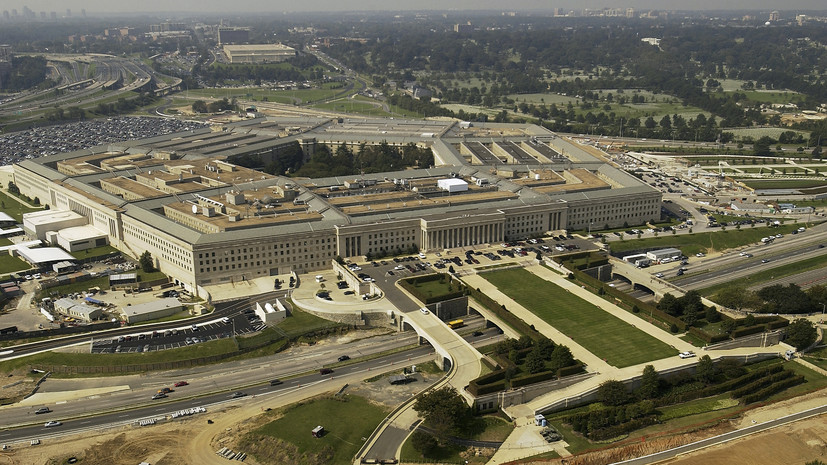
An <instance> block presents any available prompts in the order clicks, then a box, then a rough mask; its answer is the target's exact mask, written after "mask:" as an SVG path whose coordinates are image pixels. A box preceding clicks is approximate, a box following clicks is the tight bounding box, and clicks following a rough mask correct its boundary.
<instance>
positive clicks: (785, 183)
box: [738, 168, 827, 189]
mask: <svg viewBox="0 0 827 465" xmlns="http://www.w3.org/2000/svg"><path fill="white" fill-rule="evenodd" d="M787 172H788V173H790V172H791V169H789V168H788V169H787ZM738 181H740V182H742V183H743V184H745V185H747V186H749V187H751V188H753V189H806V188H808V187H819V186H824V185H827V181H819V180H816V179H779V180H771V179H739V180H738Z"/></svg>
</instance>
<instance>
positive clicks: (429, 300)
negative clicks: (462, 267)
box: [400, 273, 468, 305]
mask: <svg viewBox="0 0 827 465" xmlns="http://www.w3.org/2000/svg"><path fill="white" fill-rule="evenodd" d="M441 279H447V280H448V281H449V282H450V281H451V280H453V278H452V277H451V276H449V275H447V274H445V273H437V274H431V275H425V276H417V277H415V278H409V279H403V280H402V281H400V285H401V286H402V287H404V288H405V290H407V291H408V292H410V293H411V294H413V295H414V296H415V297H416V298H417V299H419V300H421V301H422V302H424V303H425V304H426V305H429V304H433V303H436V302H443V301H446V300H451V299H456V298H457V297H462V296H464V295H465V294H466V289H467V287H468V286H467V285H465V283H463V282H461V281H459V280H457V281H456V284H457V286H459V287H460V289H457V290H456V291H452V292H449V293H446V294H440V295H437V296H433V297H429V296H426V295H424V294H422V292H421V291H420V288H418V287H416V285H415V284H414V283H417V282H420V283H426V282H430V281H439V280H441ZM411 281H413V282H411Z"/></svg>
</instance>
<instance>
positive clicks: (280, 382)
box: [270, 379, 282, 386]
mask: <svg viewBox="0 0 827 465" xmlns="http://www.w3.org/2000/svg"><path fill="white" fill-rule="evenodd" d="M279 384H282V380H280V379H271V380H270V386H278V385H279Z"/></svg>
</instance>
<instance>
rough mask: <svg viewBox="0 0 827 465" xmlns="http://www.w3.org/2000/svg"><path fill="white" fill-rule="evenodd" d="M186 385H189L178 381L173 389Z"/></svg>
mask: <svg viewBox="0 0 827 465" xmlns="http://www.w3.org/2000/svg"><path fill="white" fill-rule="evenodd" d="M188 384H189V383H188V382H186V381H178V382H177V383H175V387H181V386H186V385H188Z"/></svg>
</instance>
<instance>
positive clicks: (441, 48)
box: [326, 19, 827, 145]
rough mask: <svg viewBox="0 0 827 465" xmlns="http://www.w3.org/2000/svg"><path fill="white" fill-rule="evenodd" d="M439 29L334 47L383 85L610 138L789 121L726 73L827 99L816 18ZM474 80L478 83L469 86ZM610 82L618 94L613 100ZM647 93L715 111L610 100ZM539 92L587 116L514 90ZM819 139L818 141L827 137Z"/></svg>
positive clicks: (396, 32)
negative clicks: (642, 112) (735, 86)
mask: <svg viewBox="0 0 827 465" xmlns="http://www.w3.org/2000/svg"><path fill="white" fill-rule="evenodd" d="M500 21H502V20H500ZM427 26H429V25H428V24H414V25H403V24H392V25H391V24H386V23H380V22H376V23H369V24H363V25H360V27H359V34H360V36H362V37H364V38H367V39H369V40H367V41H365V42H359V41H348V42H344V43H342V44H338V45H336V46H334V47H330V48H329V49H328V50H326V53H328V54H330V55H331V56H334V57H336V58H337V59H339V60H341V61H343V62H345V63H347V64H348V66H351V67H352V68H354V69H355V70H357V71H359V72H362V73H365V74H370V75H372V76H373V81H374V82H381V81H383V80H384V79H391V80H396V81H400V82H404V81H410V80H418V81H419V82H421V83H422V84H423V85H425V86H426V87H429V88H431V89H432V90H434V97H436V98H437V99H438V100H439V101H440V102H441V103H462V104H469V105H478V106H482V107H488V108H502V107H505V108H509V109H513V110H515V111H517V112H519V113H522V114H525V115H526V118H531V119H534V120H539V121H540V122H542V124H544V125H545V126H547V127H549V128H550V129H553V130H557V131H566V132H583V133H586V132H590V131H592V130H594V128H595V127H599V128H600V133H602V134H607V135H609V134H611V135H619V134H621V133H622V132H623V130H624V129H625V130H626V134H630V135H631V134H632V133H633V131H634V133H635V134H636V135H637V136H639V137H653V138H675V139H683V140H692V139H695V140H703V141H720V142H727V141H729V140H731V139H732V136H731V134H727V133H725V132H722V128H728V127H742V126H752V125H765V124H771V125H778V124H779V122H780V120H779V119H778V117H775V118H773V117H772V116H766V115H765V114H763V113H762V112H761V111H760V108H759V104H758V103H756V102H753V101H750V100H749V99H748V97H747V95H746V94H745V93H744V92H722V89H721V87H720V82H719V80H723V79H738V80H743V81H747V82H746V83H745V84H744V90H745V91H747V90H759V89H760V90H776V89H779V90H780V89H786V90H792V91H795V92H798V93H799V94H800V95H797V97H796V99H797V101H796V103H797V104H798V105H799V107H800V108H801V109H815V108H816V107H817V106H818V105H819V104H821V103H824V102H825V101H827V86H825V78H824V73H825V71H827V47H825V46H824V45H825V44H827V30H825V29H824V28H823V27H819V26H818V25H816V24H813V25H807V24H805V25H803V26H783V27H782V26H779V27H764V26H763V25H761V24H760V23H758V24H747V25H744V24H738V25H729V26H721V25H720V24H712V25H710V24H708V22H707V23H704V22H701V21H698V22H692V21H680V22H678V21H666V22H643V21H635V20H629V21H625V20H619V19H614V20H611V19H603V20H598V19H582V20H579V21H578V20H577V19H570V20H569V21H568V22H561V21H553V20H547V21H545V22H543V20H541V19H538V20H537V21H536V22H534V23H532V24H531V25H530V27H527V26H526V25H525V24H523V25H517V24H506V23H500V24H498V25H497V27H487V28H486V27H479V28H475V30H474V31H472V32H468V33H463V34H458V33H455V32H453V31H452V30H451V29H450V28H449V27H448V25H447V24H444V23H437V24H434V25H430V26H432V27H427ZM644 37H654V38H659V39H660V44H659V45H651V44H649V43H647V42H644V41H642V40H641V38H644ZM577 74H580V75H577ZM470 79H474V80H476V81H475V83H474V84H471V85H464V84H462V83H461V81H469V80H470ZM605 89H618V90H617V91H616V93H615V94H614V95H612V94H611V93H610V94H608V95H606V94H605V93H603V90H605ZM639 91H648V92H651V93H657V94H666V95H670V96H673V97H674V99H675V102H677V103H681V104H683V105H687V106H692V107H697V108H700V109H701V110H704V111H705V112H707V116H706V117H703V115H701V116H699V117H698V118H696V119H689V120H686V119H685V118H683V117H681V116H679V115H671V116H670V115H667V116H666V117H665V118H659V119H658V120H657V121H653V120H646V119H640V118H623V117H622V116H619V115H616V114H614V113H612V112H611V111H610V110H609V109H608V106H607V105H605V104H606V103H611V102H612V101H614V102H619V103H644V97H643V96H642V95H636V93H637V92H639ZM528 93H556V94H560V95H569V96H577V97H578V98H580V99H582V100H581V103H580V108H579V109H582V110H587V111H586V112H581V111H578V112H575V111H573V110H574V109H573V108H572V107H571V106H569V107H559V106H557V105H545V104H536V103H534V104H528V103H525V102H523V103H518V102H515V101H514V100H513V95H514V94H518V95H519V94H528ZM621 93H622V94H621ZM613 99H614V100H613ZM636 99H638V100H636ZM604 106H607V108H606V109H604V108H603V107H604ZM405 108H411V109H414V105H413V104H408V105H407V106H405ZM428 110H430V111H429V113H430V114H439V113H438V111H436V110H434V109H428ZM419 111H421V110H419ZM455 116H456V115H455ZM804 126H812V125H804ZM799 129H805V130H813V129H816V128H813V127H803V126H802V127H800V128H799ZM808 142H810V144H811V145H816V144H818V143H819V138H818V137H816V138H815V139H814V140H810V141H808ZM822 143H823V142H822Z"/></svg>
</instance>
